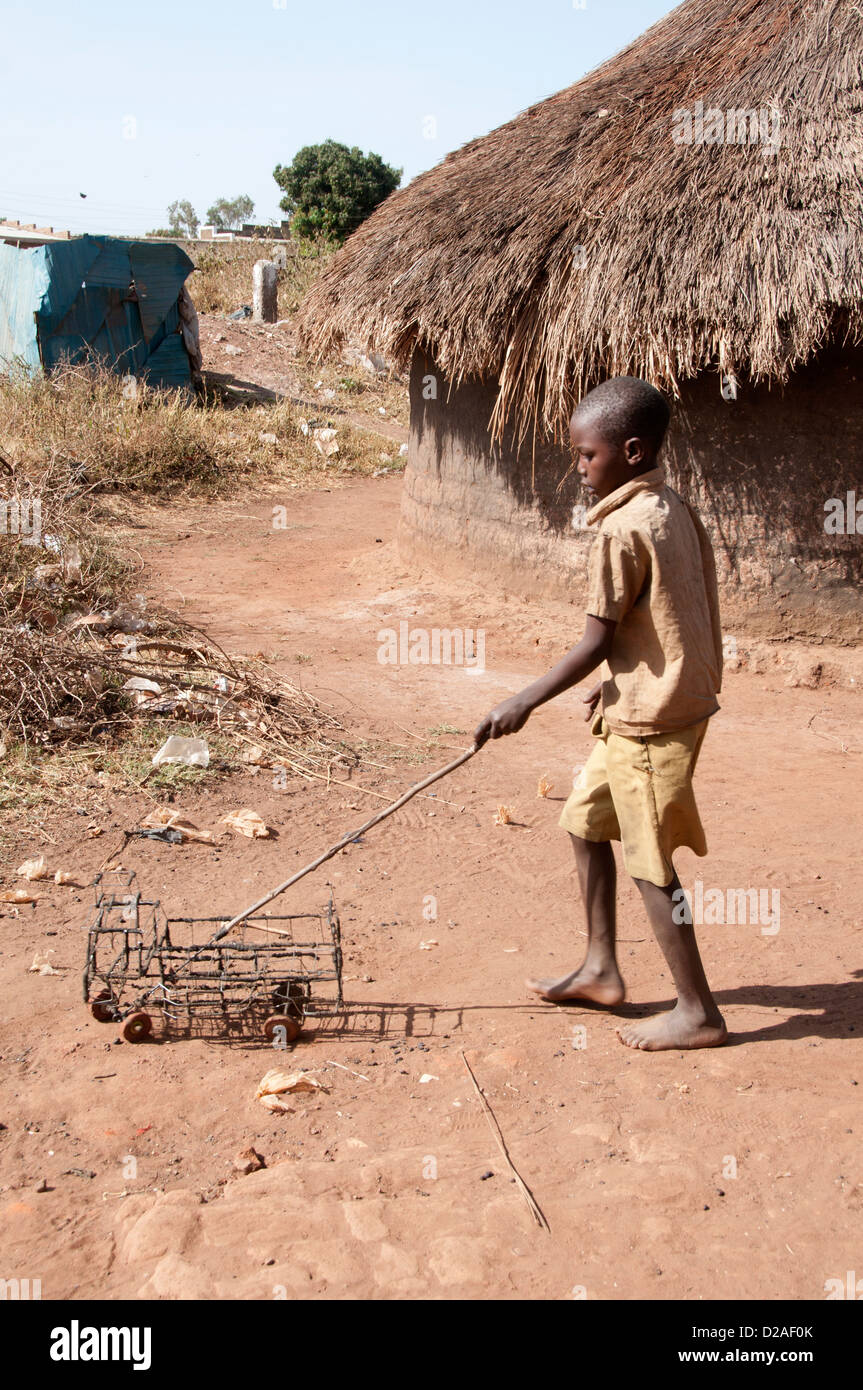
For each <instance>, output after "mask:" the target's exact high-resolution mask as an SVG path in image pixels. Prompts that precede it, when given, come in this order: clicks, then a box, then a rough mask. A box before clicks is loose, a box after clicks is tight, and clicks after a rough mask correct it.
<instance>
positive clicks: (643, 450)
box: [623, 436, 648, 468]
mask: <svg viewBox="0 0 863 1390" xmlns="http://www.w3.org/2000/svg"><path fill="white" fill-rule="evenodd" d="M623 452H624V454H625V455H626V462H627V463H628V464H629V465H630V466H631V467H632V468H637V467H639V465H640V464H642V463H646V462H647V457H648V453H647V445H646V444H645V442H644V440H643V439H639V438H638V436H635V437H634V438H632V439H627V440H626V442H625V443H624V446H623Z"/></svg>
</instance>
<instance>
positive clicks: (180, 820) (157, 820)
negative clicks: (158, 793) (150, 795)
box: [141, 806, 216, 845]
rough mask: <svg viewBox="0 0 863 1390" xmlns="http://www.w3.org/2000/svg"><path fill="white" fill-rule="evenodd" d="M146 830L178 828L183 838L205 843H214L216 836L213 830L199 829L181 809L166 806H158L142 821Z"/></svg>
mask: <svg viewBox="0 0 863 1390" xmlns="http://www.w3.org/2000/svg"><path fill="white" fill-rule="evenodd" d="M141 825H142V826H143V827H144V829H146V830H156V829H158V828H160V827H161V828H165V829H170V830H176V831H177V832H178V834H179V835H180V836H181V837H182V839H183V840H195V841H197V842H198V843H200V844H203V845H214V844H215V843H216V837H215V835H214V834H213V832H212V830H199V829H198V827H197V825H195V824H194V823H193V822H192V821H190V820H186V818H185V817H184V816H181V815H180V812H179V811H169V810H168V809H167V807H165V806H157V807H156V809H155V811H151V812H150V814H149V816H147V818H146V820H142V821H141Z"/></svg>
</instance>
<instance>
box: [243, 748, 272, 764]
mask: <svg viewBox="0 0 863 1390" xmlns="http://www.w3.org/2000/svg"><path fill="white" fill-rule="evenodd" d="M240 756H241V758H242V761H243V762H244V763H253V764H256V765H257V764H258V763H262V762H264V760H265V758H266V756H267V755H266V753H265V752H264V750H263V748H262V747H261V746H260V744H259V743H253V744H252V746H251V747H250V748H248V747H247V748H244V749H243V751H242V753H241V755H240Z"/></svg>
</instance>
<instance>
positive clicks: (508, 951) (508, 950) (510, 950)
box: [503, 946, 521, 956]
mask: <svg viewBox="0 0 863 1390" xmlns="http://www.w3.org/2000/svg"><path fill="white" fill-rule="evenodd" d="M520 950H521V947H520V946H504V948H503V953H504V955H505V956H514V955H515V953H516V951H520Z"/></svg>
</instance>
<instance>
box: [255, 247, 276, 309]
mask: <svg viewBox="0 0 863 1390" xmlns="http://www.w3.org/2000/svg"><path fill="white" fill-rule="evenodd" d="M278 283H279V270H278V266H276V265H274V264H273V262H272V261H255V268H254V270H253V271H252V319H253V321H254V322H255V323H275V322H276V319H277V318H278V308H277V304H278Z"/></svg>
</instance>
